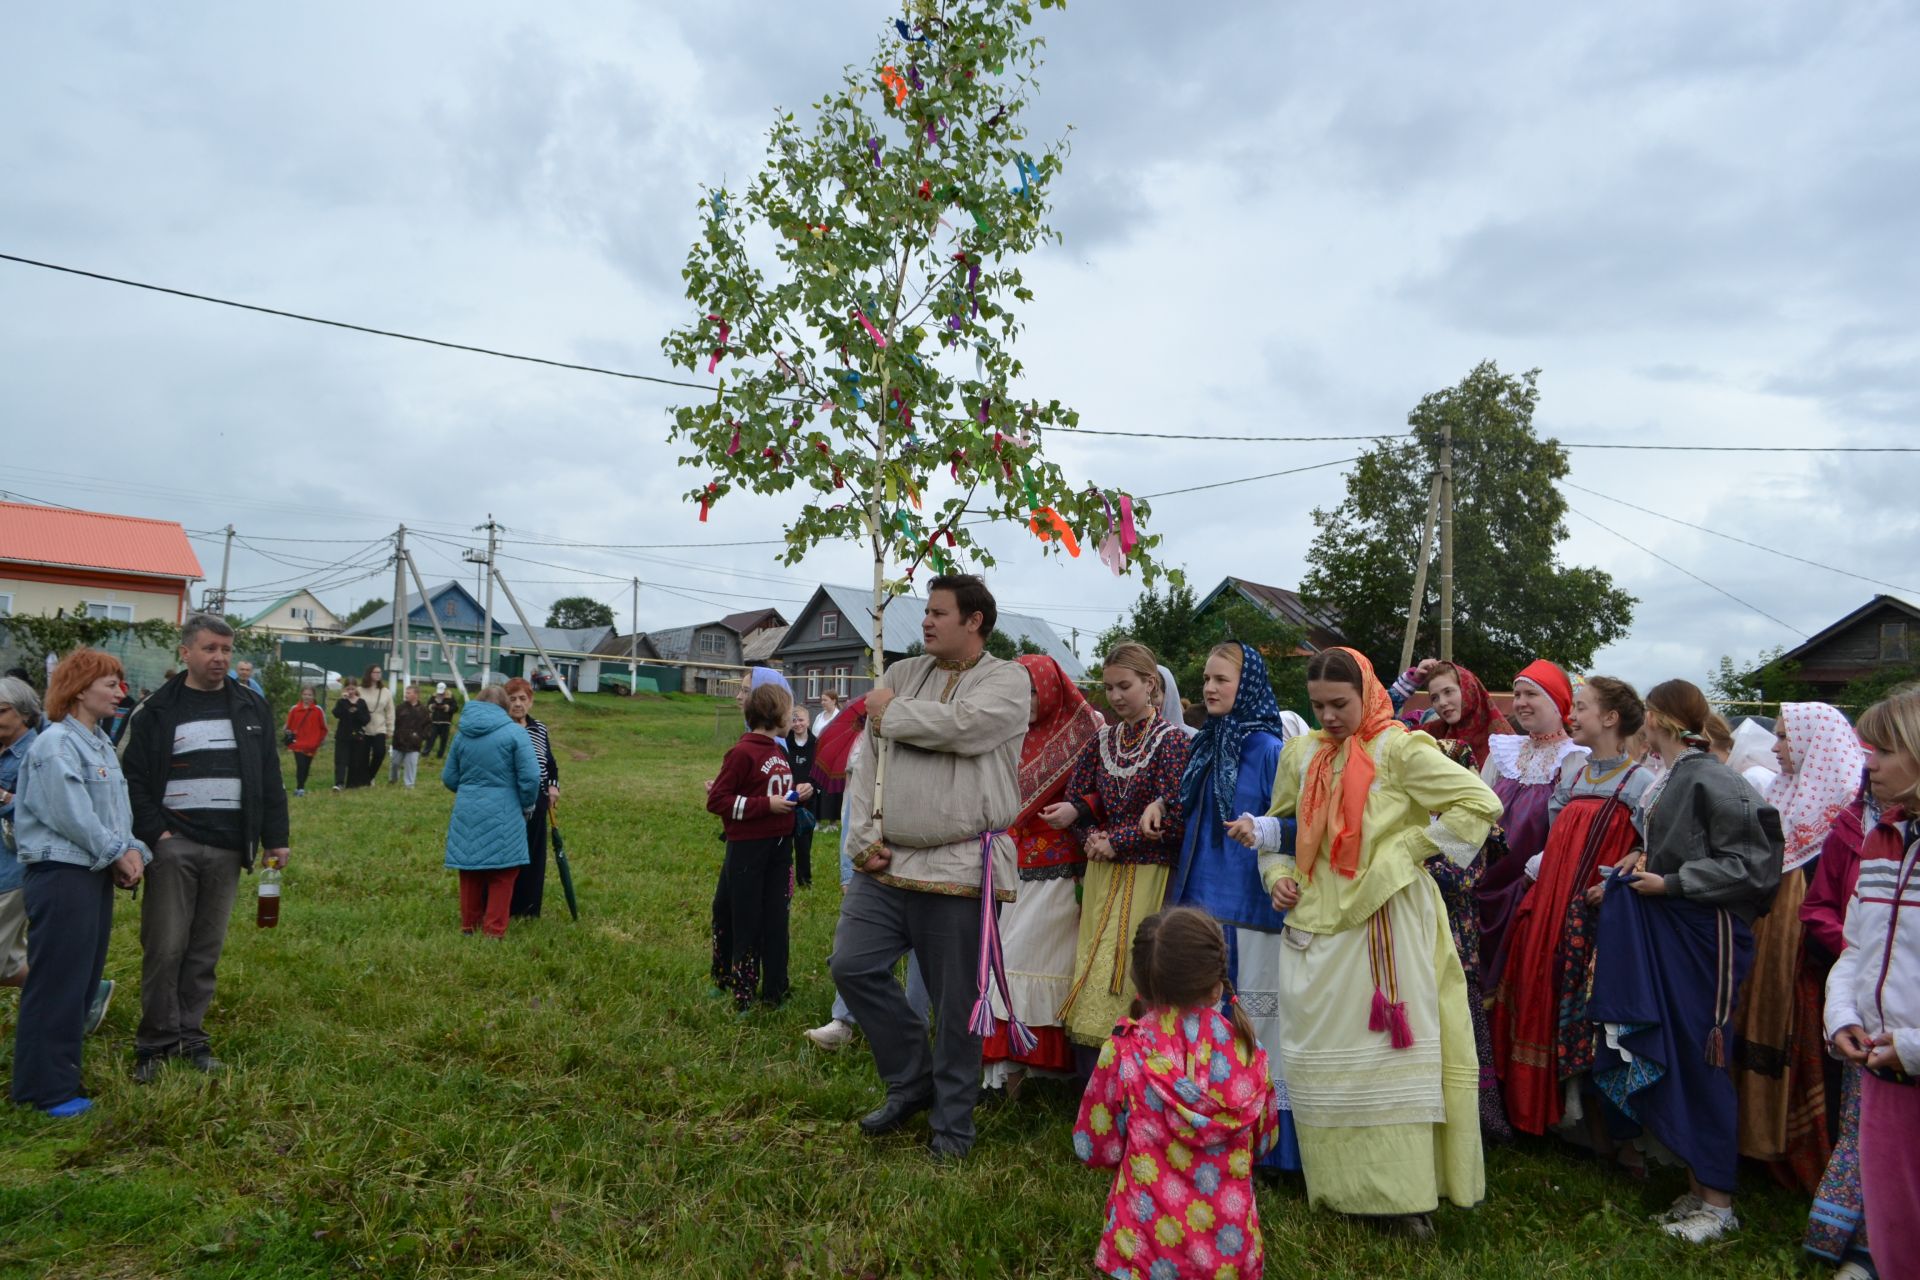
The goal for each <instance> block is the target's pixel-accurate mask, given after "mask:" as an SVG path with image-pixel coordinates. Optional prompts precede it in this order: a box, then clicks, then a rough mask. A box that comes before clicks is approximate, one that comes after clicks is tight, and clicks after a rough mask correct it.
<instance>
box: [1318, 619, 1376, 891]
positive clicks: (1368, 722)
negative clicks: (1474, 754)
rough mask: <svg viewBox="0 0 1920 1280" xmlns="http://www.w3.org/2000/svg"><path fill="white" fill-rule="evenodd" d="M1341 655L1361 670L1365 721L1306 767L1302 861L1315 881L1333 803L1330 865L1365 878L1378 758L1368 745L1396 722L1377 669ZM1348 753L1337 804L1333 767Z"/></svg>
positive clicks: (1323, 746) (1324, 745)
mask: <svg viewBox="0 0 1920 1280" xmlns="http://www.w3.org/2000/svg"><path fill="white" fill-rule="evenodd" d="M1341 652H1342V653H1344V654H1346V655H1347V656H1348V657H1350V658H1352V659H1353V660H1354V662H1355V663H1356V664H1358V665H1359V667H1360V702H1361V705H1362V707H1363V708H1364V716H1363V718H1362V719H1361V721H1360V727H1359V728H1357V729H1355V730H1354V731H1353V732H1352V733H1350V734H1348V735H1347V736H1346V737H1345V738H1343V739H1341V740H1340V741H1338V742H1335V741H1334V740H1333V739H1332V738H1331V737H1324V736H1323V737H1322V738H1321V739H1320V745H1319V746H1318V747H1317V748H1316V749H1315V751H1314V753H1313V760H1312V761H1311V762H1310V763H1309V764H1308V765H1307V781H1306V785H1305V787H1303V788H1302V789H1301V792H1300V806H1299V814H1300V839H1299V843H1298V845H1297V848H1298V857H1297V861H1298V862H1299V866H1300V870H1301V871H1302V872H1303V873H1304V874H1305V875H1306V877H1307V879H1309V880H1311V879H1312V878H1313V864H1314V862H1315V861H1316V860H1317V859H1318V858H1319V856H1320V840H1321V838H1322V837H1323V836H1325V835H1326V833H1327V825H1328V820H1329V817H1330V815H1329V813H1328V809H1329V807H1330V806H1331V805H1333V804H1334V803H1338V805H1339V810H1340V811H1339V815H1338V817H1337V818H1335V819H1334V820H1333V841H1332V845H1331V847H1330V850H1329V854H1328V859H1327V860H1328V861H1329V862H1331V863H1332V864H1333V869H1334V870H1335V871H1338V872H1339V873H1340V874H1341V875H1343V876H1345V877H1347V879H1349V880H1351V879H1353V877H1355V876H1356V875H1358V874H1360V822H1361V818H1362V816H1363V815H1364V814H1365V813H1366V809H1367V793H1368V791H1369V790H1370V789H1371V788H1372V786H1373V776H1374V768H1373V757H1372V756H1371V755H1369V754H1368V753H1367V751H1366V749H1365V744H1366V743H1369V742H1371V741H1373V740H1374V739H1375V738H1377V737H1379V736H1380V735H1381V734H1382V733H1384V732H1385V731H1386V730H1387V729H1388V728H1390V727H1391V726H1392V725H1393V723H1394V720H1393V699H1392V698H1390V697H1388V696H1387V690H1386V686H1384V685H1382V684H1381V683H1380V677H1378V676H1376V675H1375V674H1374V673H1373V664H1372V663H1371V662H1368V661H1367V658H1366V655H1365V654H1363V653H1358V652H1356V651H1354V650H1352V649H1342V650H1341ZM1343 753H1344V754H1345V756H1346V765H1345V766H1344V767H1343V768H1342V769H1341V772H1340V796H1339V799H1338V801H1337V802H1336V801H1335V799H1334V795H1333V766H1334V764H1335V762H1336V761H1337V760H1339V758H1340V757H1341V755H1342V754H1343Z"/></svg>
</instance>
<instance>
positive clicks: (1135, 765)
mask: <svg viewBox="0 0 1920 1280" xmlns="http://www.w3.org/2000/svg"><path fill="white" fill-rule="evenodd" d="M1135 729H1136V726H1134V725H1127V724H1119V725H1110V726H1107V727H1106V728H1103V729H1102V730H1101V731H1100V765H1101V767H1102V768H1103V769H1105V770H1106V772H1107V776H1108V777H1111V778H1115V779H1119V780H1122V781H1124V780H1126V779H1128V778H1131V777H1133V775H1135V774H1136V773H1139V772H1140V771H1141V770H1142V769H1144V768H1146V767H1147V766H1148V765H1149V764H1151V763H1152V762H1153V757H1154V756H1155V755H1156V754H1158V753H1159V750H1160V744H1161V743H1163V742H1165V741H1166V740H1167V734H1169V733H1171V732H1172V731H1173V726H1172V725H1171V724H1169V723H1167V721H1166V720H1164V719H1163V718H1161V715H1160V713H1159V712H1158V711H1154V712H1151V713H1149V714H1148V716H1147V718H1146V719H1145V720H1142V721H1141V722H1140V724H1139V725H1138V726H1137V730H1138V732H1139V734H1140V740H1139V741H1138V742H1136V743H1133V744H1131V745H1129V744H1128V742H1127V740H1126V739H1127V734H1128V733H1129V732H1132V731H1134V730H1135Z"/></svg>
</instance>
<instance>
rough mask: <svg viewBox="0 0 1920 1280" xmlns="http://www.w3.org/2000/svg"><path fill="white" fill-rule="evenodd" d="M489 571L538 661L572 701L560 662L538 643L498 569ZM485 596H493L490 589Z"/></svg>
mask: <svg viewBox="0 0 1920 1280" xmlns="http://www.w3.org/2000/svg"><path fill="white" fill-rule="evenodd" d="M489 573H490V576H489V581H492V582H498V583H499V584H500V590H501V591H503V592H505V593H506V596H507V603H508V604H510V605H512V606H513V616H514V617H516V618H518V619H520V629H521V630H522V631H525V632H526V633H527V638H528V639H529V640H532V641H533V651H534V652H535V653H537V654H539V655H540V661H542V662H544V663H546V664H547V670H548V671H550V672H552V673H553V682H554V683H555V684H557V685H559V686H560V692H561V694H562V695H563V696H564V697H565V698H566V700H567V701H568V702H572V701H573V690H572V689H570V688H568V687H567V678H566V676H565V675H563V674H561V671H560V664H559V663H557V662H555V661H554V660H553V656H552V655H551V654H549V653H548V652H547V646H545V645H543V644H541V643H540V633H539V632H537V631H535V630H534V629H533V624H532V623H531V622H528V621H527V613H526V610H524V609H522V608H521V607H520V602H519V601H518V600H516V599H515V598H514V595H513V588H512V587H510V586H508V585H507V580H506V579H505V578H503V577H501V576H500V571H499V570H498V569H493V570H490V571H489ZM487 598H488V599H489V600H491V599H492V598H493V593H492V592H491V591H489V592H488V593H487Z"/></svg>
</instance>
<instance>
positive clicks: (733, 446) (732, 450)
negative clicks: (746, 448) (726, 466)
mask: <svg viewBox="0 0 1920 1280" xmlns="http://www.w3.org/2000/svg"><path fill="white" fill-rule="evenodd" d="M738 452H740V426H739V424H738V423H735V424H734V428H733V441H732V443H730V444H728V445H727V456H728V457H729V458H731V457H732V456H733V455H734V454H736V453H738Z"/></svg>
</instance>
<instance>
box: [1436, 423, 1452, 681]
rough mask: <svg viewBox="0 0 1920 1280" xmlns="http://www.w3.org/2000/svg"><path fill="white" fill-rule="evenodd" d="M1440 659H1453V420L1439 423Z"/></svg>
mask: <svg viewBox="0 0 1920 1280" xmlns="http://www.w3.org/2000/svg"><path fill="white" fill-rule="evenodd" d="M1440 432H1441V435H1440V475H1439V480H1440V660H1441V661H1442V662H1452V661H1453V420H1452V419H1451V418H1448V419H1447V420H1445V421H1444V422H1442V423H1441V424H1440Z"/></svg>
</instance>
